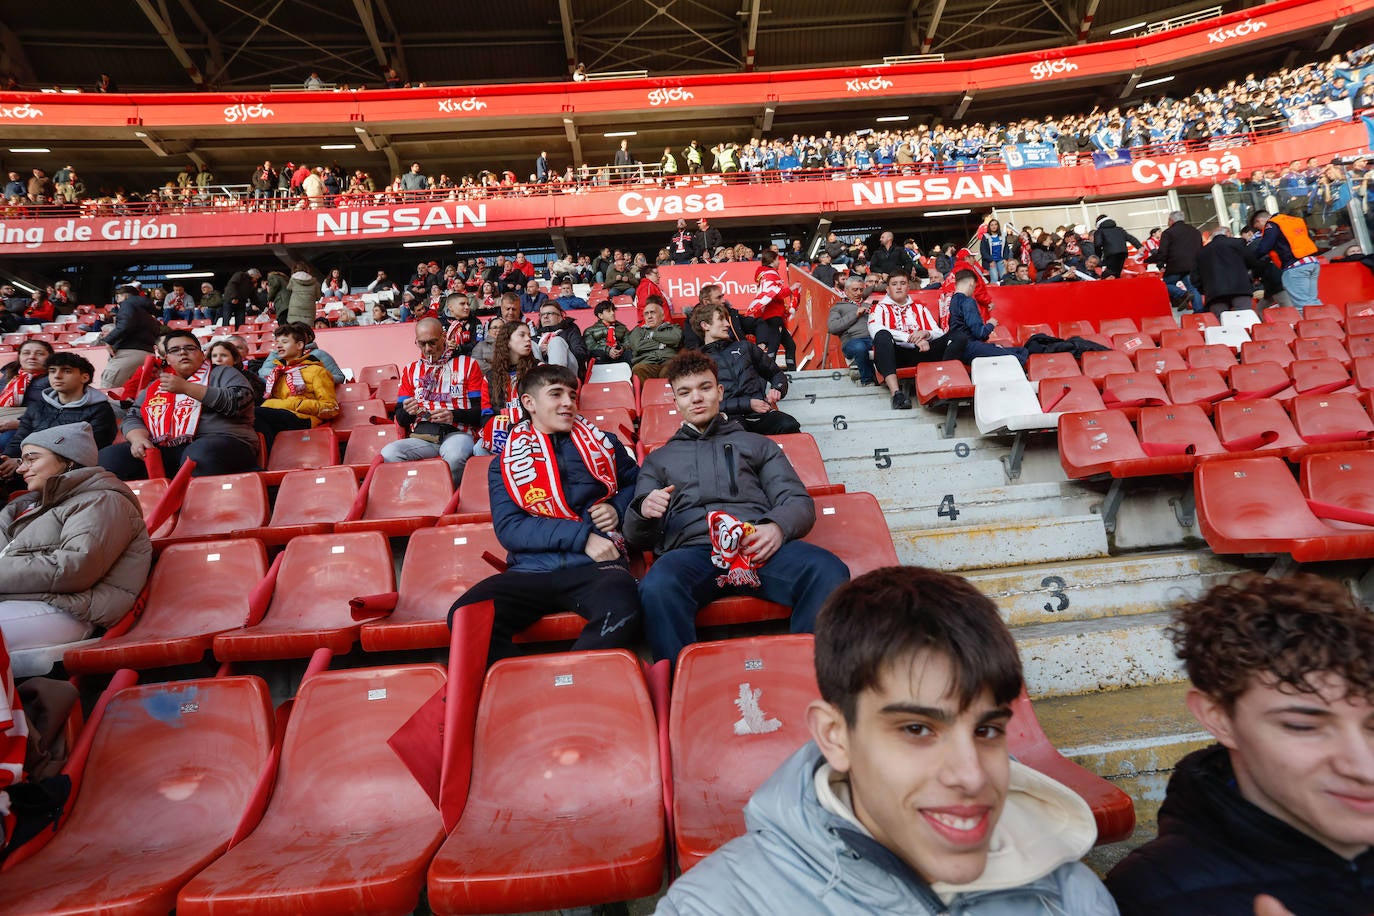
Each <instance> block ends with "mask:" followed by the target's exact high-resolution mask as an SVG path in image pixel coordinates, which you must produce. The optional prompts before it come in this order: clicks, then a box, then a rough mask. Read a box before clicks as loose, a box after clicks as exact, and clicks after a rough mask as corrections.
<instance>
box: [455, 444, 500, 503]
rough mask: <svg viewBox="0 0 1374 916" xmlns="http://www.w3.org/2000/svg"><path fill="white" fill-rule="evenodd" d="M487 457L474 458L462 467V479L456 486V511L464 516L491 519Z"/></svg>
mask: <svg viewBox="0 0 1374 916" xmlns="http://www.w3.org/2000/svg"><path fill="white" fill-rule="evenodd" d="M491 462H492V458H491V456H489V455H485V456H480V455H479V456H475V457H472V458H469V459H468V463H467V464H465V465H463V479H462V480H461V481H460V482H459V484H458V511H459V512H460V513H462V514H463V515H464V516H486V517H487V518H491V488H490V487H489V486H488V484H487V475H488V473H489V472H490V470H491Z"/></svg>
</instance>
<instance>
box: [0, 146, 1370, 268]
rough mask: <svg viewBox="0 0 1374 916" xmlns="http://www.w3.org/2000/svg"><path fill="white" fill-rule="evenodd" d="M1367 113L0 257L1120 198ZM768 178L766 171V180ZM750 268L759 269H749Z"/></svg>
mask: <svg viewBox="0 0 1374 916" xmlns="http://www.w3.org/2000/svg"><path fill="white" fill-rule="evenodd" d="M1366 141H1367V135H1366V132H1365V128H1364V125H1363V124H1359V123H1341V124H1337V125H1334V126H1331V127H1323V128H1318V129H1314V130H1309V131H1306V132H1304V133H1302V134H1300V135H1285V136H1281V137H1277V138H1272V139H1269V140H1264V141H1261V142H1258V143H1255V144H1253V145H1251V146H1245V147H1238V148H1235V149H1227V150H1205V151H1199V152H1195V153H1187V154H1182V155H1177V156H1161V157H1145V158H1140V159H1137V160H1136V161H1134V162H1133V163H1131V164H1130V165H1123V166H1116V167H1113V168H1105V169H1097V168H1094V167H1093V166H1092V165H1091V164H1088V165H1077V166H1071V167H1061V168H1054V169H1026V170H1022V171H1017V172H1007V171H995V172H993V171H989V172H960V173H945V174H938V175H911V176H907V177H901V176H899V175H896V174H894V175H891V176H887V177H880V176H872V175H869V176H864V177H849V176H848V175H845V174H843V173H840V174H838V175H836V176H834V178H835V179H838V180H832V179H831V177H829V176H815V175H812V176H806V177H807V178H809V180H800V178H801V176H790V177H794V178H797V179H798V180H792V181H784V180H780V179H782V178H783V177H789V176H782V175H777V174H769V175H767V176H762V175H760V176H759V178H760V181H759V183H748V182H741V183H732V184H725V183H720V182H719V181H718V180H715V181H716V183H710V184H707V183H700V182H699V183H697V184H693V185H688V184H685V182H686V179H682V181H683V182H684V184H683V185H680V186H678V187H675V188H671V189H666V190H665V189H663V188H660V187H658V186H656V185H643V186H628V185H621V186H617V187H613V188H595V189H582V190H580V191H577V192H575V193H554V194H549V195H545V196H539V197H508V198H491V199H487V200H467V201H434V202H426V203H410V204H398V205H378V206H353V207H335V208H323V209H304V210H286V211H280V212H240V211H237V210H215V209H213V208H211V209H207V210H202V211H195V210H181V211H172V212H169V213H166V214H159V215H139V216H119V215H106V216H101V215H91V216H79V217H63V218H41V219H25V218H19V219H4V220H0V256H4V255H22V254H25V253H33V252H38V251H41V252H42V253H43V254H55V253H67V252H70V253H80V252H93V251H125V250H137V251H139V252H147V251H173V250H178V249H185V248H197V247H203V246H211V245H213V246H214V247H216V248H256V247H263V246H266V245H295V246H312V245H315V246H318V245H326V244H329V243H332V242H346V241H354V242H356V241H359V240H363V239H369V238H375V239H378V240H380V239H387V240H398V241H410V240H419V239H429V238H444V237H455V238H456V237H458V236H462V235H468V234H472V233H483V234H492V233H501V232H530V231H546V230H549V229H553V228H595V227H603V226H606V227H609V226H616V227H623V226H625V225H626V224H627V223H641V224H645V225H649V224H662V225H664V226H668V225H671V224H672V223H673V222H674V221H675V220H677V218H678V217H688V218H691V217H695V216H709V217H711V218H713V219H730V218H745V217H756V218H758V217H765V218H766V217H775V216H777V215H779V214H786V215H788V216H792V217H795V216H804V215H805V216H809V215H820V214H827V215H832V216H833V215H843V214H846V213H858V212H863V213H870V212H875V211H900V210H904V211H908V212H911V211H921V210H929V209H944V208H949V207H967V208H970V209H974V210H978V209H990V208H992V207H993V206H996V205H998V204H1006V203H1009V202H1012V201H1015V202H1016V203H1019V204H1029V203H1037V202H1052V201H1066V200H1078V199H1080V198H1084V199H1089V200H1095V199H1110V198H1122V197H1134V196H1139V195H1142V194H1159V193H1162V192H1164V191H1167V190H1169V189H1171V188H1172V189H1182V188H1202V187H1210V186H1211V185H1212V184H1213V183H1214V182H1216V181H1218V180H1220V179H1221V178H1222V177H1224V176H1225V175H1229V174H1235V173H1239V174H1240V175H1241V176H1248V175H1249V173H1250V172H1251V171H1252V170H1254V169H1256V168H1260V167H1269V166H1273V165H1284V164H1287V163H1288V162H1289V161H1291V160H1293V159H1298V158H1301V159H1306V158H1307V157H1308V156H1313V155H1315V156H1322V157H1327V156H1332V155H1338V154H1350V153H1354V152H1357V151H1360V150H1363V149H1365V148H1366ZM764 177H767V178H768V181H766V182H765V181H763V178H764ZM751 279H752V278H751Z"/></svg>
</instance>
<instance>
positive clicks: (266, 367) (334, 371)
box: [258, 319, 347, 385]
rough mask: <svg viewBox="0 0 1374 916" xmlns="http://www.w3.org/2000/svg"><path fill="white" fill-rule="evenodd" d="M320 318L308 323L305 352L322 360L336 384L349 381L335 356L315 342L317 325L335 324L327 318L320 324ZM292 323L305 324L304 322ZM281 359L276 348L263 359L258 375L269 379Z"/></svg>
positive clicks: (321, 362) (327, 325)
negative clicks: (308, 333) (308, 334)
mask: <svg viewBox="0 0 1374 916" xmlns="http://www.w3.org/2000/svg"><path fill="white" fill-rule="evenodd" d="M319 320H320V319H316V323H315V324H313V325H306V327H307V329H308V330H309V331H310V336H309V338H307V339H306V342H305V352H306V353H309V354H310V355H311V356H313V357H315V359H317V360H319V361H320V364H321V365H323V366H324V368H325V369H326V370H328V372H329V377H330V378H332V379H333V380H334V384H335V385H342V384H343V383H344V382H346V381H347V379H346V378H345V377H344V374H343V370H342V369H340V368H339V364H338V362H336V361H335V359H334V357H332V356H330V355H329V354H328V353H326V352H324V351H323V350H321V349H320V345H319V344H317V343H316V342H315V328H316V327H326V328H328V327H332V326H333V325H331V324H330V323H329V322H328V321H327V320H326V321H325V323H324V324H323V325H320V324H318V322H319ZM292 323H293V324H304V323H303V322H292ZM279 359H280V357H279V356H277V353H276V351H275V350H274V351H273V352H271V353H269V354H268V355H267V359H265V360H263V363H262V365H261V366H260V367H259V368H258V375H260V376H262V378H263V380H264V381H265V380H266V379H267V377H268V376H269V375H271V374H272V370H273V368H275V367H276V365H277V361H278V360H279Z"/></svg>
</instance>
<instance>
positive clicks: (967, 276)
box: [954, 267, 978, 283]
mask: <svg viewBox="0 0 1374 916" xmlns="http://www.w3.org/2000/svg"><path fill="white" fill-rule="evenodd" d="M965 280H972V281H973V282H974V283H977V282H978V275H977V274H976V273H974V272H973V271H971V270H969V269H968V268H967V267H965V268H964V269H963V270H961V271H958V272H957V273H955V275H954V282H955V283H963V282H964V281H965Z"/></svg>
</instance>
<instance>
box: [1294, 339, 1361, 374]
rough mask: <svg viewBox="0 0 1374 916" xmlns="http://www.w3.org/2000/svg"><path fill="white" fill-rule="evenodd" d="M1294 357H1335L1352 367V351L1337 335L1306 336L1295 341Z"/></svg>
mask: <svg viewBox="0 0 1374 916" xmlns="http://www.w3.org/2000/svg"><path fill="white" fill-rule="evenodd" d="M1292 346H1293V357H1294V359H1298V360H1304V359H1334V360H1335V361H1336V362H1338V363H1340V364H1341V365H1342V366H1344V367H1345V368H1347V369H1349V368H1350V353H1349V352H1347V350H1346V349H1345V346H1344V345H1343V344H1342V343H1341V341H1340V340H1338V339H1337V338H1335V337H1304V338H1299V339H1298V340H1295V341H1293V345H1292Z"/></svg>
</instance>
